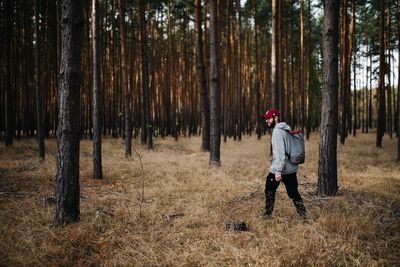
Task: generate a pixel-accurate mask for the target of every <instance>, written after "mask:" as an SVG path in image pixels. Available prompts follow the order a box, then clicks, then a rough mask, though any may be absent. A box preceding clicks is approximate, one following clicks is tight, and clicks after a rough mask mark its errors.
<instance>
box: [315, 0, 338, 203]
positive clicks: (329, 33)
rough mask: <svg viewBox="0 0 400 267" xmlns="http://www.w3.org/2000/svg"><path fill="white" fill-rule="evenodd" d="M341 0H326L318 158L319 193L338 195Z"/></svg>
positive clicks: (322, 194)
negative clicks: (339, 20) (339, 9)
mask: <svg viewBox="0 0 400 267" xmlns="http://www.w3.org/2000/svg"><path fill="white" fill-rule="evenodd" d="M338 2H339V1H338V0H324V28H323V96H322V114H321V133H320V136H321V139H320V144H319V160H318V188H317V193H318V195H321V196H325V195H336V193H337V191H338V185H337V154H336V153H337V151H336V150H337V137H336V135H337V113H338V23H339V22H338V17H339V11H338V7H339V3H338Z"/></svg>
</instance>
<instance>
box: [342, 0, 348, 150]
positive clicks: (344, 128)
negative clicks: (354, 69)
mask: <svg viewBox="0 0 400 267" xmlns="http://www.w3.org/2000/svg"><path fill="white" fill-rule="evenodd" d="M339 2H340V1H339ZM347 2H348V0H343V1H342V2H341V3H342V8H341V11H342V15H341V19H342V21H341V39H340V41H341V46H340V48H341V55H340V70H341V71H340V93H341V107H342V109H341V110H342V117H341V124H340V143H341V144H344V143H345V141H346V137H347V126H348V123H349V122H348V121H347V118H348V111H349V110H348V104H349V95H348V79H349V76H348V74H349V72H348V70H349V67H348V66H349V61H350V58H349V57H348V50H349V42H348V16H347Z"/></svg>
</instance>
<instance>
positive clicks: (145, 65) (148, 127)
mask: <svg viewBox="0 0 400 267" xmlns="http://www.w3.org/2000/svg"><path fill="white" fill-rule="evenodd" d="M145 12H146V8H145V4H144V0H140V28H141V29H140V35H141V37H140V39H141V49H142V51H141V52H142V55H141V56H142V90H143V91H142V97H143V123H142V130H143V131H144V132H145V133H146V144H147V148H148V149H152V148H153V133H152V129H153V125H152V122H151V120H150V118H151V117H150V100H149V62H148V58H147V30H146V27H147V25H146V18H145Z"/></svg>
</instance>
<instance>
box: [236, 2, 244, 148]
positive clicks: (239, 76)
mask: <svg viewBox="0 0 400 267" xmlns="http://www.w3.org/2000/svg"><path fill="white" fill-rule="evenodd" d="M236 10H237V14H238V21H237V24H236V32H237V34H238V37H237V38H238V45H237V58H238V62H237V65H238V66H237V70H238V71H237V83H238V84H237V99H238V100H237V105H238V106H237V120H238V122H237V126H236V131H237V135H238V140H239V141H241V140H242V101H243V97H242V50H241V36H242V35H241V27H240V25H241V16H240V1H236Z"/></svg>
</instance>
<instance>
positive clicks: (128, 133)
mask: <svg viewBox="0 0 400 267" xmlns="http://www.w3.org/2000/svg"><path fill="white" fill-rule="evenodd" d="M118 4H119V11H120V16H119V27H120V39H121V40H120V42H121V43H120V48H121V83H122V94H123V96H124V120H125V158H129V157H130V156H131V155H132V130H131V124H132V123H131V110H130V106H129V105H130V94H129V88H128V78H127V67H126V52H125V51H126V49H125V47H126V27H125V0H119V1H118Z"/></svg>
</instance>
